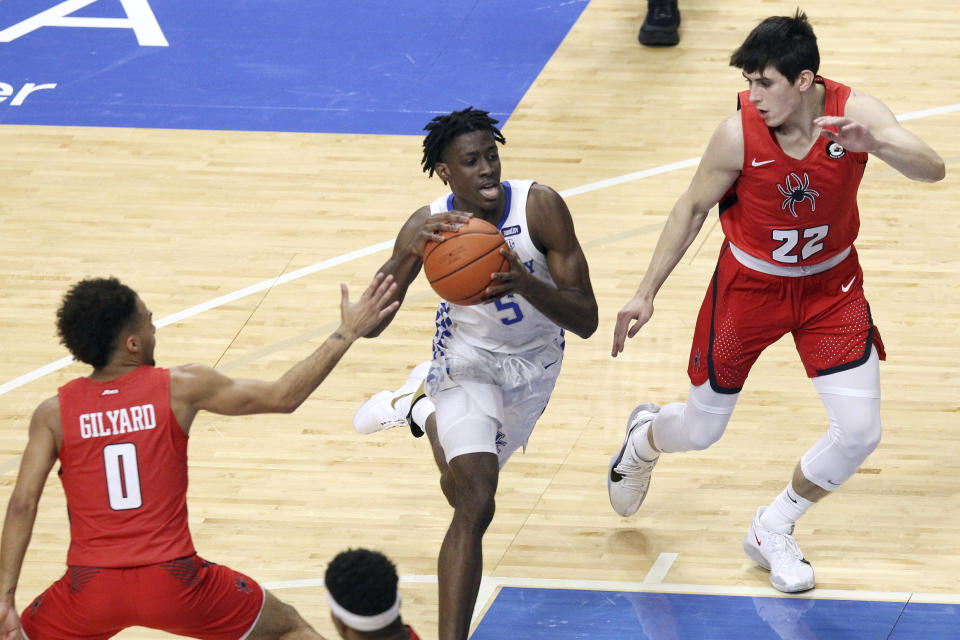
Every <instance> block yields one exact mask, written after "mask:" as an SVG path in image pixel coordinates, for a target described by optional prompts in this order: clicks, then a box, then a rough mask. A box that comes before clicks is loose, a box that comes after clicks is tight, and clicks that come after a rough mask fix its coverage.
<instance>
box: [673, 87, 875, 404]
mask: <svg viewBox="0 0 960 640" xmlns="http://www.w3.org/2000/svg"><path fill="white" fill-rule="evenodd" d="M816 81H817V82H819V83H822V84H823V85H824V88H825V90H826V94H825V100H824V115H836V116H842V115H843V113H844V107H845V105H846V101H847V98H848V97H849V96H850V88H849V87H846V86H844V85H841V84H838V83H836V82H833V81H831V80H827V79H825V78H819V77H818V78H817V79H816ZM740 107H741V110H740V114H741V116H740V117H741V121H742V123H743V139H744V156H743V169H742V171H741V174H740V177H739V178H738V179H737V181H736V182H735V183H734V185H733V186H732V187H731V188H730V190H729V191H728V192H727V194H726V195H725V196H724V198H723V199H722V200H721V201H720V223H721V226H722V228H723V232H724V235H725V236H726V238H725V242H724V244H723V247H722V249H721V252H720V259H719V261H718V263H717V269H716V272H715V273H714V276H713V278H712V280H711V283H710V287H709V288H708V290H707V294H706V297H705V298H704V301H703V305H702V306H701V308H700V315H699V317H698V319H697V327H696V331H695V335H694V340H693V347H692V349H691V352H690V363H689V367H688V374H689V376H690V380H691V382H692V383H693V384H694V385H701V384H703V383H705V382H707V381H708V380H709V381H710V384H711V387H712V388H713V390H714V391H716V392H718V393H737V392H739V391H740V388H741V387H742V386H743V383H744V381H745V380H746V378H747V374H748V373H749V371H750V368H751V367H752V366H753V363H754V362H756V359H757V358H758V357H759V355H760V353H761V352H762V351H763V350H764V349H765V348H766V347H767V346H769V345H770V344H772V343H773V342H776V341H777V340H778V339H779V338H780V337H781V336H783V335H784V334H786V333H792V334H793V337H794V341H795V343H796V346H797V351H798V352H799V354H800V357H801V360H803V363H804V367H805V369H806V371H807V375H808V376H810V377H815V376H819V375H825V374H829V373H834V372H837V371H842V370H844V369H848V368H852V367H854V366H857V365H858V364H860V363H862V362H865V361H866V359H867V357H868V356H869V355H870V348H871V345H874V346H875V347H876V348H877V349H878V352H879V355H880V357H881V359H883V358H884V357H885V356H884V351H883V344H882V342H881V341H880V335H879V333H878V331H877V330H876V327H874V325H873V321H872V318H871V317H870V308H869V305H868V304H867V301H866V298H865V297H864V294H863V272H862V270H861V269H860V265H859V262H858V260H857V253H856V249H854V247H853V242H854V240H855V239H856V237H857V232H858V231H859V228H860V215H859V211H858V209H857V189H858V187H859V185H860V179H861V178H862V176H863V171H864V167H865V166H866V162H867V154H865V153H853V152H849V151H847V150H846V149H844V148H843V147H841V146H840V145H838V144H836V143H833V142H831V141H829V140H827V139H826V138H822V137H821V138H820V139H818V140H817V141H816V142H815V143H814V145H813V147H812V148H811V149H810V150H809V151H808V152H807V154H806V155H805V156H804V157H803V158H801V159H797V158H793V157H791V156H789V155H787V154H786V153H785V152H784V151H783V149H782V148H781V147H780V144H779V142H778V141H777V138H776V135H775V132H774V131H773V130H772V129H770V128H769V127H767V126H766V123H764V121H763V118H762V117H761V116H760V113H759V112H758V111H757V108H756V106H754V105H753V103H751V102H750V100H749V92H746V91H744V92H742V93H741V94H740Z"/></svg>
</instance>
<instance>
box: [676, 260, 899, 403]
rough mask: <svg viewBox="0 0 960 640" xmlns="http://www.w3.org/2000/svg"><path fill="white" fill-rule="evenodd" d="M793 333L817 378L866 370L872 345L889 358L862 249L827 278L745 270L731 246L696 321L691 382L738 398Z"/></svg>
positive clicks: (805, 362) (689, 370) (809, 370)
mask: <svg viewBox="0 0 960 640" xmlns="http://www.w3.org/2000/svg"><path fill="white" fill-rule="evenodd" d="M787 333H792V334H793V341H794V344H795V345H796V347H797V352H798V353H799V354H800V359H801V361H802V362H803V366H804V368H805V369H806V371H807V375H808V376H809V377H811V378H813V377H816V376H822V375H827V374H830V373H836V372H838V371H843V370H845V369H851V368H853V367H856V366H858V365H860V364H862V363H863V362H865V361H866V359H867V357H868V356H869V355H870V345H871V344H872V345H874V346H875V347H876V349H877V354H878V355H879V356H880V359H881V360H884V359H885V358H886V354H885V352H884V349H883V342H882V341H881V340H880V332H879V331H878V330H877V328H876V327H875V326H874V325H873V320H872V319H871V317H870V305H868V304H867V299H866V298H865V297H864V295H863V271H862V269H861V268H860V262H859V260H858V259H857V252H856V249H853V250H851V252H850V255H849V256H848V257H847V258H846V259H845V260H844V261H843V262H841V263H840V264H838V265H836V266H835V267H833V268H831V269H828V270H827V271H824V272H823V273H818V274H814V275H808V276H799V277H785V276H774V275H769V274H766V273H761V272H759V271H755V270H754V269H750V268H748V267H745V266H744V265H742V264H740V263H739V262H738V261H737V259H736V258H735V257H734V256H733V254H732V252H731V251H730V249H729V246H728V245H724V248H723V250H722V251H721V253H720V259H719V261H718V262H717V268H716V271H714V274H713V279H712V280H711V282H710V286H709V287H708V288H707V294H706V297H705V298H704V300H703V305H702V306H701V307H700V315H699V316H698V317H697V327H696V330H695V332H694V336H693V347H692V348H691V350H690V363H689V366H688V368H687V373H688V374H689V376H690V381H691V382H692V383H693V384H694V385H696V386H699V385H701V384H703V383H704V382H707V381H708V380H709V381H710V386H711V387H712V388H713V390H714V391H716V392H718V393H737V392H739V391H740V389H741V388H742V387H743V383H744V382H745V381H746V379H747V374H748V373H750V368H751V367H752V366H753V363H754V362H756V361H757V358H758V357H759V356H760V353H761V352H762V351H763V350H764V349H766V348H767V347H768V346H769V345H771V344H773V343H774V342H776V341H777V340H779V339H780V338H781V337H782V336H784V335H785V334H787Z"/></svg>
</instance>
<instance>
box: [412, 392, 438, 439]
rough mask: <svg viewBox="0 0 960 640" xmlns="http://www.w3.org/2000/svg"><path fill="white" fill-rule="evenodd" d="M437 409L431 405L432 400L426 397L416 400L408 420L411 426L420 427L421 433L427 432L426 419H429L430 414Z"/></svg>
mask: <svg viewBox="0 0 960 640" xmlns="http://www.w3.org/2000/svg"><path fill="white" fill-rule="evenodd" d="M436 410H437V408H436V407H435V406H434V404H433V400H431V399H430V398H428V397H427V396H422V397H421V398H420V399H419V400H417V402H416V404H414V405H413V410H412V411H411V412H410V418H411V419H412V420H413V424H415V425H417V426H418V427H420V430H421V431H426V430H427V426H426V425H427V418H429V417H430V414H431V413H433V412H434V411H436Z"/></svg>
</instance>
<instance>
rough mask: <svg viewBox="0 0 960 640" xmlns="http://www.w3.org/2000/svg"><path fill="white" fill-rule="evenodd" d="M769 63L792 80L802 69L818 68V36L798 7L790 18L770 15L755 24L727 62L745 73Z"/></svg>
mask: <svg viewBox="0 0 960 640" xmlns="http://www.w3.org/2000/svg"><path fill="white" fill-rule="evenodd" d="M769 65H773V68H774V69H776V70H777V71H779V72H780V75H782V76H783V77H784V78H786V79H787V80H788V81H789V82H790V83H791V84H792V83H793V82H795V81H796V79H797V78H798V77H799V76H800V72H801V71H803V70H804V69H809V70H810V71H812V72H813V73H814V75H816V73H817V71H818V70H819V69H820V50H819V49H818V48H817V36H816V35H815V34H814V33H813V27H812V26H811V25H810V22H809V21H808V20H807V14H805V13H804V12H802V11H800V9H797V13H796V14H795V15H794V16H793V17H792V18H791V17H790V16H773V17H770V18H767V19H766V20H764V21H763V22H761V23H760V24H758V25H757V26H756V27H755V28H754V29H753V31H751V32H750V35H748V36H747V39H746V40H744V41H743V44H742V45H740V48H739V49H737V50H736V51H734V52H733V55H732V56H730V66H731V67H737V68H738V69H743V70H744V71H746V72H747V73H756V72H758V71H760V72H762V71H763V70H764V69H766V68H767V66H769Z"/></svg>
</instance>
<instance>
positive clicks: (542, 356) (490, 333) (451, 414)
mask: <svg viewBox="0 0 960 640" xmlns="http://www.w3.org/2000/svg"><path fill="white" fill-rule="evenodd" d="M531 185H533V181H532V180H511V181H505V182H503V183H502V186H503V189H504V193H505V196H506V203H505V208H504V214H503V217H502V218H501V220H500V221H499V222H498V223H497V228H498V229H499V230H500V232H501V233H502V234H503V236H504V238H505V239H506V241H507V243H508V244H509V245H510V248H511V249H513V250H514V251H515V252H516V253H517V255H518V256H519V258H520V261H521V262H522V263H523V264H524V266H525V267H526V268H527V270H528V271H529V272H530V273H531V274H532V275H533V276H534V277H535V278H539V279H540V280H543V281H545V282H547V283H548V284H550V285H551V286H555V284H554V282H553V278H551V276H550V271H549V269H548V268H547V260H546V256H545V255H544V254H543V253H541V252H540V251H539V250H538V249H537V247H536V246H535V245H534V243H533V240H532V239H531V238H530V231H529V228H528V226H527V195H528V194H529V192H530V187H531ZM452 208H453V194H452V193H451V194H448V195H446V196H443V197H441V198H438V199H437V200H435V201H434V202H433V203H431V205H430V213H431V214H437V213H442V212H445V211H450V210H452ZM436 325H437V329H436V333H435V335H434V338H433V364H432V366H431V368H430V373H429V375H428V377H427V392H428V393H429V395H430V397H431V399H432V400H433V402H434V404H435V405H436V407H437V432H438V436H439V438H440V444H441V445H442V446H443V450H444V453H445V454H446V458H447V460H448V461H449V460H451V459H452V458H455V457H456V456H458V455H463V454H465V453H476V452H490V453H494V454H496V455H497V456H498V457H499V459H500V466H501V467H502V466H503V464H504V463H505V462H506V461H507V459H508V458H509V457H510V455H511V454H512V453H513V452H514V451H515V450H516V449H517V448H519V447H521V446H523V447H526V443H527V440H528V439H529V437H530V433H531V431H533V427H534V425H535V424H536V421H537V419H538V418H539V417H540V415H541V414H542V413H543V411H544V409H546V407H547V401H548V400H549V399H550V394H551V392H552V391H553V387H554V384H555V383H556V380H557V376H558V375H559V373H560V365H561V362H562V360H563V346H564V332H563V329H561V328H560V327H559V326H557V324H556V323H554V322H553V321H552V320H550V319H548V318H547V317H546V316H545V315H543V314H542V313H541V312H540V311H538V310H537V309H536V308H535V307H534V306H533V305H532V304H530V303H529V302H528V301H527V300H526V299H524V298H523V296H520V295H517V294H510V295H507V296H504V297H502V298H500V299H499V300H495V301H493V302H488V303H486V304H478V305H472V306H461V305H456V304H452V303H449V302H447V301H441V302H440V305H439V307H438V308H437V320H436Z"/></svg>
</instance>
